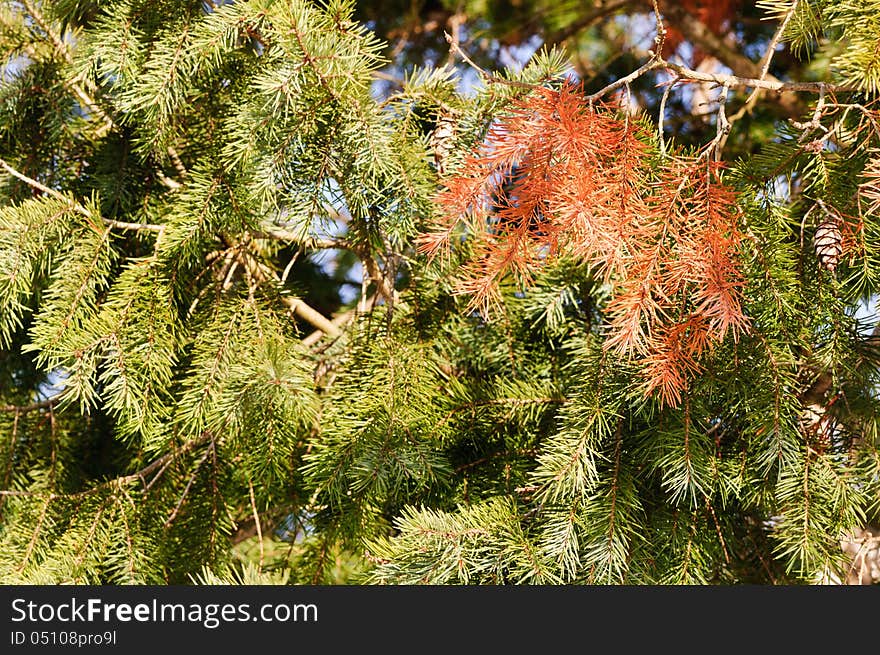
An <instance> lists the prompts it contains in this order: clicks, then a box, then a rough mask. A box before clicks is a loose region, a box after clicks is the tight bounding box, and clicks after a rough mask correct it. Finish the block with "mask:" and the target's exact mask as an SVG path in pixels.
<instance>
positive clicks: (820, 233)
mask: <svg viewBox="0 0 880 655" xmlns="http://www.w3.org/2000/svg"><path fill="white" fill-rule="evenodd" d="M813 245H814V246H815V248H816V257H818V258H819V264H821V266H822V268H824V269H825V270H827V271H830V272H831V273H833V272H834V269H836V268H837V263H838V262H839V261H840V254H841V252H842V250H843V249H842V246H841V235H840V223H839V221H838V220H837V219H836V218H833V217H830V216H829V218H828V219H827V220H825V221H823V222H822V223H820V224H819V227H817V228H816V235H815V237H814V238H813Z"/></svg>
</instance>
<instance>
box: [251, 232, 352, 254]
mask: <svg viewBox="0 0 880 655" xmlns="http://www.w3.org/2000/svg"><path fill="white" fill-rule="evenodd" d="M250 234H251V236H252V237H254V238H256V239H275V240H277V241H292V242H294V243H302V244H303V245H305V246H307V247H309V248H315V249H319V250H329V249H333V248H339V249H341V250H352V249H353V248H354V246H352V244H351V243H350V242H349V241H347V240H346V239H319V238H309V239H306V240H305V241H303V239H302V237H301V236H300V235H298V234H296V233H295V232H290V231H289V230H284V229H279V228H274V227H272V228H270V227H264V228H263V229H262V230H254V231H251V233H250Z"/></svg>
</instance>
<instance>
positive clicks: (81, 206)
mask: <svg viewBox="0 0 880 655" xmlns="http://www.w3.org/2000/svg"><path fill="white" fill-rule="evenodd" d="M583 4H584V3H566V2H562V3H560V2H553V3H550V2H544V1H543V0H530V1H528V2H522V3H517V9H516V11H513V12H512V11H510V7H509V6H508V5H507V3H485V2H482V1H481V2H461V3H460V2H454V3H453V2H437V3H434V2H416V3H399V2H396V1H393V0H386V1H383V2H377V3H355V2H353V1H352V0H327V1H326V2H313V1H310V0H251V1H250V2H201V1H200V2H196V1H193V0H159V1H155V0H153V1H149V2H147V1H145V0H111V1H109V2H100V3H98V2H92V1H91V0H43V1H38V0H21V1H20V2H3V3H0V51H2V59H3V62H4V77H3V81H2V86H0V169H2V170H0V196H2V202H0V349H2V359H0V580H2V581H4V582H6V583H16V582H24V583H58V582H79V583H181V582H183V583H188V582H196V583H206V584H208V583H216V582H224V581H226V582H243V583H249V584H251V583H257V582H265V583H280V584H285V583H290V584H296V583H343V582H345V583H348V582H351V583H368V584H372V583H387V584H408V583H460V584H478V583H489V584H500V583H512V584H520V583H572V582H575V583H628V584H666V583H697V584H703V583H722V584H731V583H738V582H760V583H778V584H790V583H801V582H808V583H815V582H825V581H829V580H831V581H841V580H854V579H858V580H861V581H866V582H870V581H872V580H873V581H875V582H876V581H878V580H880V570H878V564H877V561H878V560H877V555H876V554H877V551H878V545H880V537H877V536H875V535H878V534H880V529H878V520H880V430H878V427H880V398H878V394H877V389H878V382H880V368H878V367H880V349H878V345H880V328H878V325H880V324H878V315H877V308H876V303H877V293H878V288H877V287H878V275H880V258H878V254H877V253H878V252H880V248H878V246H880V157H878V155H877V152H878V147H880V111H878V107H877V99H878V93H880V58H878V56H880V55H878V53H880V48H878V44H880V2H877V1H876V0H871V1H865V0H861V1H860V2H851V1H847V0H765V1H764V2H760V3H756V4H757V6H747V5H748V3H739V2H736V1H735V0H731V1H729V2H716V3H711V5H710V4H709V3H703V2H698V1H697V0H687V1H682V2H671V1H666V2H646V1H643V0H638V1H635V0H634V1H632V2H614V1H611V0H608V1H604V2H597V3H592V4H591V3H587V4H588V5H589V6H588V7H587V8H584V7H583ZM404 5H406V6H407V7H408V8H409V9H410V11H405V10H404V7H403V6H404ZM764 18H770V19H772V20H759V19H764ZM444 32H445V34H444ZM725 32H726V33H728V34H729V35H730V36H729V38H726V39H725V38H722V36H723V34H724V33H725ZM485 44H488V45H485ZM624 44H625V45H626V48H625V49H623V50H621V48H620V46H621V45H624ZM731 44H735V46H734V45H731ZM484 45H485V47H483V46H484ZM558 45H564V46H566V47H565V48H562V47H555V46H558ZM542 46H543V47H542ZM621 52H624V54H623V55H621V54H620V53H621ZM523 53H525V54H523ZM517 57H520V58H521V59H523V60H524V59H528V62H527V63H526V62H524V61H523V62H522V63H523V64H524V65H519V64H517V62H516V58H517ZM872 567H873V568H872Z"/></svg>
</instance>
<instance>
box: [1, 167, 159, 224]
mask: <svg viewBox="0 0 880 655" xmlns="http://www.w3.org/2000/svg"><path fill="white" fill-rule="evenodd" d="M0 168H3V170H5V171H6V172H7V173H9V174H10V175H12V176H13V177H15V178H18V179H19V180H21V181H22V182H24V183H25V184H28V185H30V186H31V187H33V188H34V189H36V190H37V191H40V192H42V193H44V194H46V195H48V196H52V197H53V198H55V199H56V200H60V201H62V202H66V203H67V204H69V205H70V207H71V209H73V210H74V211H75V212H77V213H78V214H82V215H83V216H85V217H87V218H92V217H93V214H92V212H90V211H89V210H88V208H86V207H85V206H84V205H83V204H81V203H79V202H76V201H75V200H72V199H70V198H69V197H67V196H65V195H64V194H63V193H61V192H59V191H56V190H55V189H52V188H51V187H48V186H46V185H45V184H43V183H42V182H38V181H37V180H35V179H33V178H32V177H29V176H27V175H25V174H24V173H22V172H20V171H18V170H16V169H15V168H13V167H12V166H10V165H9V163H7V162H6V160H4V159H2V158H0ZM101 220H102V221H103V222H104V225H106V226H108V227H115V228H119V229H121V230H142V231H147V232H159V233H161V232H164V231H165V226H164V225H153V224H152V223H126V222H124V221H117V220H114V219H112V218H104V217H101Z"/></svg>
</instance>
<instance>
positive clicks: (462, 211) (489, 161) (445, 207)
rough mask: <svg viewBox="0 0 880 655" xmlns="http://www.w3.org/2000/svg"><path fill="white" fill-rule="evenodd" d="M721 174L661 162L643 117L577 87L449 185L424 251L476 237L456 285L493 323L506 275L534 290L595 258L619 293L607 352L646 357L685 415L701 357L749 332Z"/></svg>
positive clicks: (649, 383)
mask: <svg viewBox="0 0 880 655" xmlns="http://www.w3.org/2000/svg"><path fill="white" fill-rule="evenodd" d="M719 175H720V171H719V165H718V164H717V163H716V162H714V161H712V158H711V157H708V156H688V157H686V156H683V155H681V154H675V153H667V154H665V155H663V156H660V155H659V153H658V152H657V150H656V147H655V146H654V145H652V142H651V139H650V138H648V135H647V134H646V133H645V128H644V127H642V126H641V125H640V124H639V123H638V122H637V121H635V120H633V119H631V118H630V117H629V115H628V114H627V113H625V112H621V111H619V110H618V109H616V108H614V107H611V106H607V105H595V106H594V105H591V104H590V103H588V102H587V101H586V100H585V99H584V95H583V93H582V92H581V91H580V90H579V89H578V88H577V87H575V86H573V85H565V86H564V87H563V88H562V89H561V90H559V91H556V90H551V89H539V90H536V91H535V92H534V93H531V94H530V95H529V96H528V97H527V98H526V99H524V100H522V101H520V102H518V103H517V104H516V105H514V106H513V107H512V110H511V112H510V113H509V114H508V115H507V116H506V118H504V119H501V120H499V121H498V122H497V123H495V124H494V125H493V126H492V127H491V129H490V130H489V133H488V135H487V138H486V139H485V141H484V142H483V145H482V147H481V148H480V149H479V150H478V151H477V152H475V153H473V154H472V155H471V156H470V157H469V158H468V159H467V160H466V161H465V163H464V165H463V166H462V167H461V168H460V170H458V171H457V172H456V173H455V174H454V175H452V176H450V177H448V178H447V179H445V180H444V182H445V188H444V189H443V191H442V192H441V193H440V195H439V198H438V205H439V207H440V208H441V211H442V212H443V214H442V216H441V218H440V220H439V222H438V223H437V224H436V225H434V226H432V228H431V229H430V230H429V231H428V232H427V233H425V234H423V235H422V236H421V237H420V240H419V249H420V251H421V252H423V253H425V254H427V255H428V256H429V257H431V258H433V257H436V256H448V255H449V253H450V250H451V249H452V248H453V247H454V246H455V244H456V243H458V241H459V239H460V238H462V235H464V236H466V238H468V239H470V240H471V244H470V246H471V250H470V252H472V253H473V256H472V257H471V258H470V260H469V263H468V264H467V265H466V266H464V267H463V268H462V272H461V274H460V276H459V277H458V279H457V280H456V287H455V289H456V292H457V293H461V294H467V295H469V296H470V297H471V302H470V309H471V310H478V311H480V312H481V313H482V314H483V315H484V316H486V317H487V318H491V316H492V314H493V313H494V311H495V310H496V309H497V306H498V303H499V301H500V291H499V283H500V282H501V280H502V279H504V278H505V277H507V276H513V278H514V279H515V280H516V281H517V282H519V283H520V284H522V285H524V286H528V285H529V284H530V283H531V281H532V279H533V276H534V274H535V273H536V272H537V271H538V270H539V269H540V268H541V267H542V266H544V264H545V263H546V262H547V261H549V260H551V259H553V258H554V257H556V256H558V255H561V254H565V255H567V256H571V257H575V258H578V259H580V260H582V261H585V262H587V263H588V264H589V265H590V266H591V267H592V269H593V271H594V272H595V274H596V275H598V276H600V277H601V278H603V279H604V281H605V282H606V283H609V284H610V285H611V288H612V289H613V294H612V298H611V301H610V303H609V304H608V306H607V307H606V314H607V316H608V319H609V320H608V326H607V327H608V335H607V339H606V342H605V347H606V348H607V349H609V350H611V351H614V352H616V353H618V354H623V355H626V356H631V357H635V358H638V359H639V361H641V362H642V364H643V368H642V371H643V375H644V377H645V387H644V388H645V392H646V394H651V393H655V392H656V393H657V394H659V397H660V400H661V401H662V402H663V403H664V404H668V405H677V404H679V403H680V402H681V399H682V393H683V391H684V390H685V389H686V388H687V383H688V382H687V381H688V379H689V377H690V376H691V375H693V374H696V373H698V372H699V371H700V370H701V366H700V363H699V361H700V357H701V355H703V354H704V353H706V352H707V351H708V350H709V349H711V348H712V347H713V346H714V345H716V344H718V343H719V342H721V341H722V340H723V339H724V338H725V337H726V336H727V335H728V334H731V335H732V336H733V338H736V337H737V336H738V335H739V334H740V333H742V332H743V331H744V330H745V329H746V328H747V325H748V320H747V318H746V316H745V315H744V313H743V310H742V303H741V293H742V287H743V284H744V278H743V275H742V274H741V271H740V269H739V267H738V262H737V257H736V255H737V249H738V248H739V247H740V245H741V241H742V239H743V235H742V234H741V232H740V230H739V228H738V222H739V213H738V210H737V205H736V202H735V200H736V198H735V195H734V192H733V191H732V190H731V189H730V188H729V187H727V186H725V185H724V184H723V182H722V181H721V179H720V177H719Z"/></svg>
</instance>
